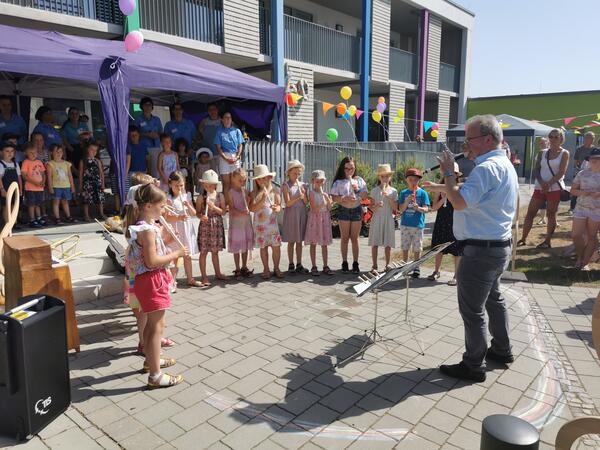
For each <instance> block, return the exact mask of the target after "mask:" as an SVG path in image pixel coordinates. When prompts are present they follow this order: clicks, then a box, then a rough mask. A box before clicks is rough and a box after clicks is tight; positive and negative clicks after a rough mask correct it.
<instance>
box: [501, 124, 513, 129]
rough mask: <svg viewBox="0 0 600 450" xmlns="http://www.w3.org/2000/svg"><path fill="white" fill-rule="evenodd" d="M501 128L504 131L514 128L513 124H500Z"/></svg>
mask: <svg viewBox="0 0 600 450" xmlns="http://www.w3.org/2000/svg"><path fill="white" fill-rule="evenodd" d="M500 126H501V127H502V128H503V129H504V128H510V127H512V124H511V123H500Z"/></svg>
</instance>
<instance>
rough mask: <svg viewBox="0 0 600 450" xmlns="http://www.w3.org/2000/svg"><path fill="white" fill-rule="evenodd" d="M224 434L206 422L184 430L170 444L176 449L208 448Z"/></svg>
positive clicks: (193, 449)
mask: <svg viewBox="0 0 600 450" xmlns="http://www.w3.org/2000/svg"><path fill="white" fill-rule="evenodd" d="M223 436H225V435H224V434H223V433H222V432H221V431H219V430H217V429H216V428H215V427H213V426H212V425H210V424H208V423H203V424H202V425H200V426H198V427H196V428H194V429H193V430H191V431H188V432H186V433H185V434H184V435H182V436H180V437H178V438H177V439H175V440H174V441H173V442H171V444H172V445H173V446H174V447H175V448H177V449H183V450H186V449H190V450H195V449H199V448H209V447H210V446H211V445H213V444H214V443H216V442H217V441H219V440H220V439H221V438H222V437H223Z"/></svg>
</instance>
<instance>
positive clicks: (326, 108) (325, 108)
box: [323, 102, 333, 116]
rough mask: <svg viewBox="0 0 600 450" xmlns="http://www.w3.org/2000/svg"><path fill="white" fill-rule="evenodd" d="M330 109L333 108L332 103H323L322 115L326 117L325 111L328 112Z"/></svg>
mask: <svg viewBox="0 0 600 450" xmlns="http://www.w3.org/2000/svg"><path fill="white" fill-rule="evenodd" d="M331 108H333V103H327V102H323V115H324V116H326V115H327V111H329V110H330V109H331Z"/></svg>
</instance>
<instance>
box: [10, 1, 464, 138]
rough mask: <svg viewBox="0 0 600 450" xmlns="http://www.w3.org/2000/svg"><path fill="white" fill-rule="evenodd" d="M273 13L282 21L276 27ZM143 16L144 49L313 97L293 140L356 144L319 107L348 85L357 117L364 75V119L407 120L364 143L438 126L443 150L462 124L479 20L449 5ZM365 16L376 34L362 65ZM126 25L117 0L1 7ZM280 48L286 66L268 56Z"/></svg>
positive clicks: (262, 5) (207, 5) (299, 108)
mask: <svg viewBox="0 0 600 450" xmlns="http://www.w3.org/2000/svg"><path fill="white" fill-rule="evenodd" d="M271 2H273V5H272V4H271ZM278 2H283V17H273V14H276V13H275V11H276V10H277V8H276V7H275V6H277V3H278ZM138 5H139V26H140V29H141V30H142V32H143V33H144V36H145V39H146V40H152V41H156V42H159V43H162V44H165V45H169V46H172V47H175V48H177V49H178V50H182V51H185V52H189V53H192V54H194V55H197V56H199V57H202V58H205V59H209V60H212V61H216V62H218V63H221V64H224V65H226V66H229V67H232V68H235V69H238V70H241V71H244V72H247V73H250V74H252V75H254V76H256V77H259V78H262V79H265V80H273V76H274V73H275V72H277V71H278V72H279V73H283V74H284V80H283V82H285V83H286V84H287V83H290V84H292V85H295V86H296V85H301V84H304V85H305V86H308V90H307V92H305V94H306V95H305V96H304V98H303V99H302V100H300V102H298V104H297V105H296V106H294V107H291V108H289V110H288V139H289V140H304V141H322V140H324V139H325V132H326V130H327V129H328V128H330V127H335V128H337V129H338V132H339V135H340V137H339V140H341V141H352V140H354V138H355V128H356V123H355V120H354V119H351V120H349V121H343V120H340V119H339V118H337V117H336V115H335V112H334V111H330V112H329V113H328V114H326V115H325V114H323V112H322V102H331V103H337V102H339V101H340V96H339V90H340V88H341V87H342V86H345V85H348V86H350V87H351V88H352V89H353V97H352V98H351V99H350V103H352V104H355V105H357V107H359V108H360V107H361V105H360V95H361V84H360V81H359V80H360V78H361V74H363V73H364V72H365V69H366V70H368V72H369V77H368V79H367V83H366V84H364V83H363V84H362V86H363V87H365V86H367V87H368V99H369V108H370V109H371V110H372V109H373V108H375V106H376V104H377V98H378V97H380V96H384V97H385V98H386V100H387V102H388V108H389V109H388V113H386V114H390V115H391V116H392V117H393V116H394V115H395V114H396V111H397V110H398V109H400V108H402V109H404V110H405V120H402V121H399V122H398V123H394V121H393V120H391V119H390V120H388V118H387V117H384V120H383V122H384V126H381V125H380V124H377V123H375V122H374V121H372V120H371V119H369V130H368V139H369V140H375V141H376V140H392V141H402V140H413V139H414V137H415V135H416V134H422V133H423V131H422V124H423V121H432V122H438V123H439V126H440V128H439V138H438V140H444V139H445V131H446V129H447V128H448V127H449V124H454V123H461V122H463V121H464V119H465V114H466V99H467V95H466V90H467V87H468V83H469V55H470V41H471V33H472V28H473V22H474V16H473V14H472V13H471V12H469V11H468V10H466V9H464V8H462V7H461V6H459V5H457V4H455V3H453V2H452V1H449V0H138ZM365 8H369V11H368V12H369V14H368V15H366V17H370V29H371V33H370V36H369V38H370V46H369V49H370V64H366V65H364V64H362V52H361V48H362V47H364V46H362V45H361V40H362V30H363V29H364V26H363V21H364V20H365ZM123 22H124V21H123V17H122V15H121V13H120V11H119V8H118V0H0V23H4V24H8V25H13V26H22V27H28V28H38V29H48V30H56V31H60V32H63V33H68V34H77V35H84V36H90V37H97V38H98V37H99V38H105V39H119V38H120V37H121V36H122V35H123ZM273 24H274V26H275V27H280V28H281V29H280V30H277V29H272V28H273ZM278 36H283V42H279V39H278V38H277V37H278ZM277 45H279V47H277V48H279V49H282V50H283V52H282V53H283V58H272V57H271V55H272V53H273V49H274V48H275V46H277ZM277 53H281V50H280V51H278V52H277ZM165 64H168V61H166V62H165ZM274 66H277V67H274ZM279 82H281V80H279ZM365 93H366V89H365ZM38 101H39V100H38ZM88 103H89V102H86V104H85V109H90V106H89V104H88ZM92 109H95V108H92ZM92 113H93V111H92ZM425 137H426V139H427V134H425ZM365 138H367V136H365Z"/></svg>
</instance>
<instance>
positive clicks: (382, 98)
mask: <svg viewBox="0 0 600 450" xmlns="http://www.w3.org/2000/svg"><path fill="white" fill-rule="evenodd" d="M377 103H385V97H379V98H378V99H377Z"/></svg>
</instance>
